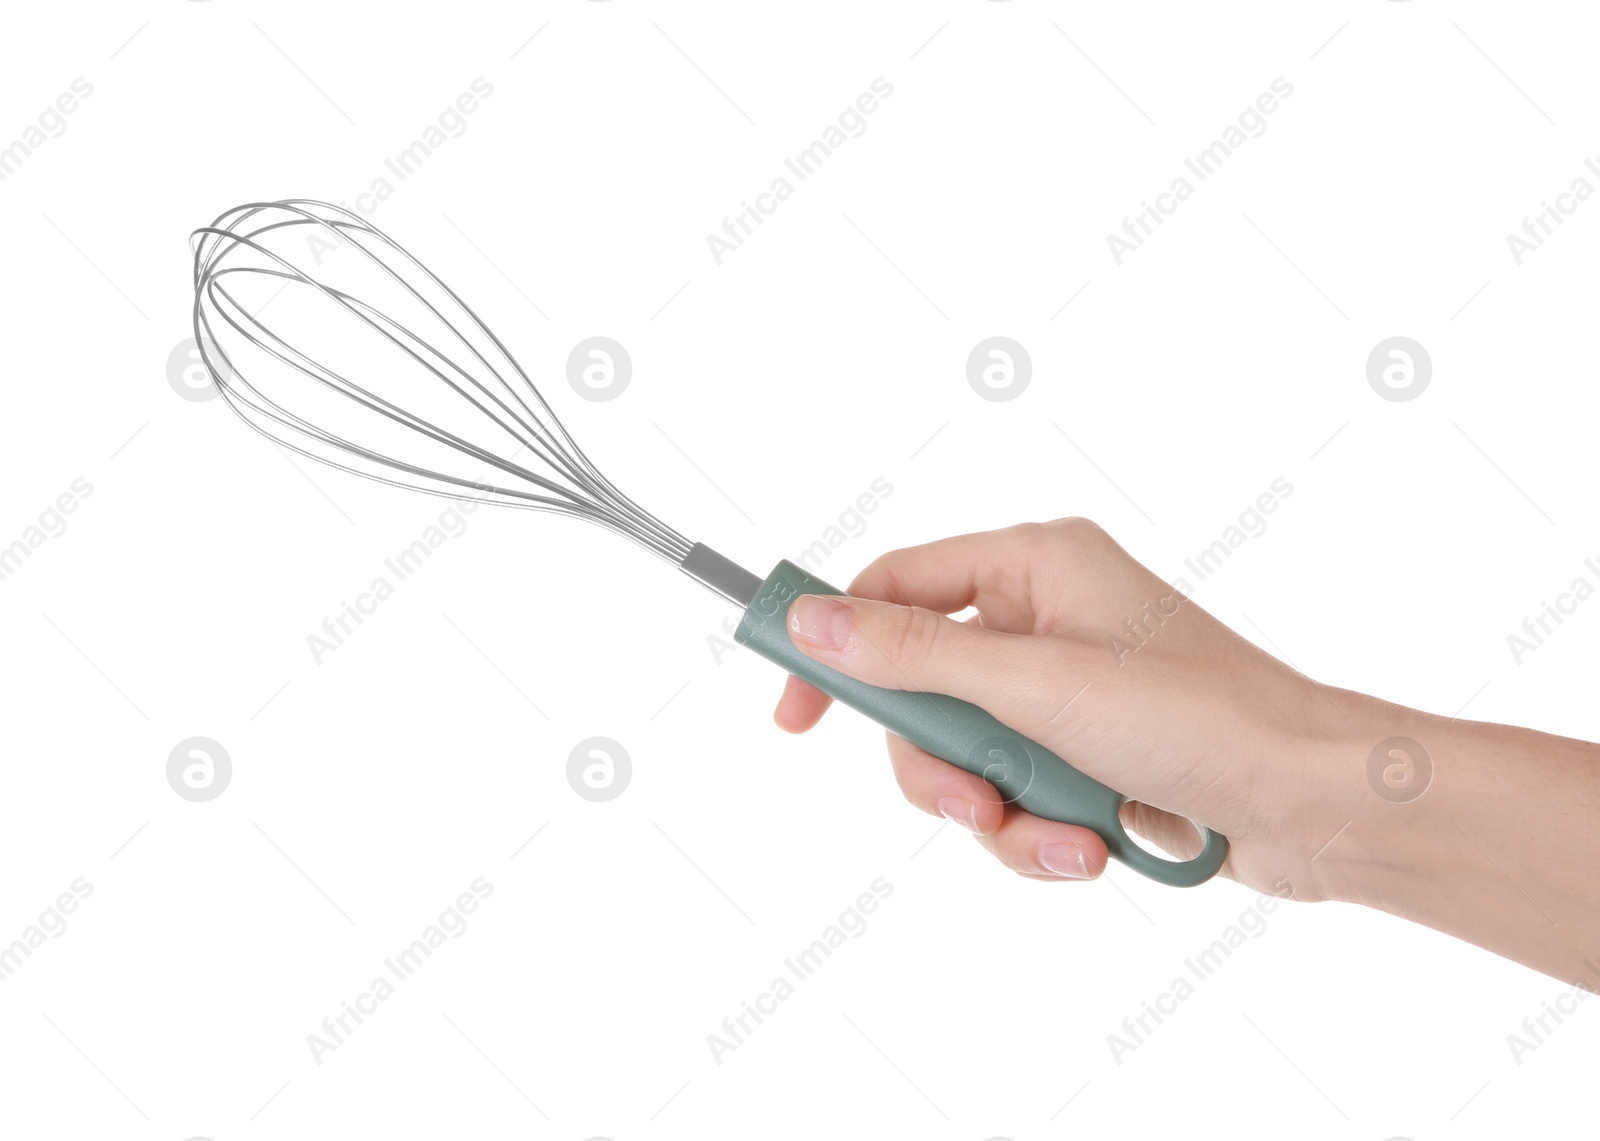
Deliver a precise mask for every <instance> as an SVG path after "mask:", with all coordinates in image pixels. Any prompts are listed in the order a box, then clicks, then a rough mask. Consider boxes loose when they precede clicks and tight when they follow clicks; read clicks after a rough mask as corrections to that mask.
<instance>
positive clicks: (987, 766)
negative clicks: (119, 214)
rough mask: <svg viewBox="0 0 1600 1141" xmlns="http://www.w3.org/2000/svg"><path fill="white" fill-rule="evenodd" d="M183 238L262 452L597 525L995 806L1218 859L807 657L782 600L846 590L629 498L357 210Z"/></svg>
mask: <svg viewBox="0 0 1600 1141" xmlns="http://www.w3.org/2000/svg"><path fill="white" fill-rule="evenodd" d="M191 244H192V246H193V249H194V289H195V295H194V335H195V339H196V341H197V342H198V344H199V348H200V353H201V357H202V359H203V360H204V362H205V365H206V368H207V370H208V371H209V372H210V374H211V379H212V381H213V382H214V383H215V385H216V387H217V390H218V391H219V393H220V394H221V395H222V396H223V397H224V398H225V399H226V401H227V403H228V406H229V407H230V408H232V409H233V411H234V412H236V413H238V414H239V416H240V417H241V418H242V419H243V420H244V421H245V423H247V424H249V425H250V426H251V427H252V428H254V429H255V430H256V431H258V432H260V433H261V434H262V435H264V436H266V437H268V438H269V439H270V440H272V441H273V442H275V443H276V444H278V445H280V446H282V447H284V448H288V449H290V450H291V451H294V452H297V453H299V454H300V455H303V456H306V457H308V458H310V459H314V460H317V461H318V462H320V463H324V464H328V465H330V466H332V467H336V468H339V469H341V470H343V471H347V472H350V473H352V474H354V475H358V476H362V477H364V478H367V479H372V480H377V481H378V482H380V483H387V484H391V485H393V486H395V487H403V488H407V489H409V490H412V491H420V492H423V493H425V494H429V495H439V496H445V497H449V498H467V497H470V498H474V499H477V500H480V501H482V502H491V503H495V504H499V505H502V506H506V507H516V508H521V509H524V510H532V511H550V512H556V513H559V514H563V515H571V516H575V517H577V518H579V519H583V520H586V521H588V522H590V523H594V524H598V525H599V526H601V527H605V528H607V529H608V530H610V531H613V532H615V533H617V534H619V535H621V536H623V537H624V538H626V539H630V540H632V541H633V542H635V543H637V544H639V545H640V546H642V547H644V548H645V549H646V550H649V551H652V552H654V553H655V554H656V555H658V556H660V557H661V558H662V559H665V560H666V561H667V562H669V563H671V564H673V565H675V566H676V567H678V568H679V569H680V570H682V571H683V572H684V573H685V574H687V575H689V576H690V577H691V578H693V579H695V580H696V581H698V582H699V583H701V584H702V585H704V586H705V587H707V588H709V589H710V590H712V591H714V592H716V593H717V594H720V595H721V596H723V597H724V598H726V599H728V600H729V601H730V602H732V603H734V604H735V605H737V606H739V607H741V608H743V610H744V612H745V613H744V616H743V618H742V619H741V620H740V622H739V625H738V628H737V629H736V631H735V633H734V638H735V640H736V641H737V642H739V643H740V644H742V645H747V646H750V647H751V648H752V649H754V650H756V651H757V652H758V653H759V654H761V655H762V656H763V657H765V658H768V659H769V660H771V661H772V662H774V663H776V664H777V665H779V666H781V667H783V668H784V669H785V670H787V671H789V672H790V673H792V674H795V675H796V676H798V677H801V678H803V679H804V680H806V681H808V682H810V683H811V684H812V685H814V686H816V687H817V688H818V689H820V690H823V691H824V692H826V693H828V694H830V695H832V696H833V697H835V698H836V699H838V700H839V701H841V702H843V703H844V704H846V705H849V706H852V707H853V708H855V709H857V710H859V711H861V712H863V713H865V714H866V715H867V716H869V717H871V718H873V719H874V720H876V721H877V722H878V723H879V724H881V725H883V726H884V727H886V728H887V729H889V730H890V731H891V732H893V733H896V734H898V735H899V736H901V737H904V738H906V739H907V740H909V741H911V742H913V743H914V744H916V745H918V746H919V747H921V748H922V749H924V750H926V751H927V752H929V753H932V754H933V755H935V756H938V757H942V758H944V759H945V760H947V761H949V762H951V763H952V764H955V765H958V766H960V767H961V768H963V769H965V770H967V771H968V772H971V773H975V774H977V775H979V776H981V777H983V778H985V779H986V780H988V781H990V782H991V783H992V784H993V785H994V786H995V787H996V788H997V789H998V790H999V791H1000V794H1001V796H1002V797H1004V798H1005V800H1006V801H1007V802H1008V803H1014V804H1016V805H1017V806H1019V807H1020V808H1023V809H1025V810H1027V811H1029V812H1032V813H1034V814H1036V815H1039V816H1042V817H1046V818H1048V819H1052V820H1060V821H1065V822H1067V823H1071V824H1078V825H1082V826H1084V827H1088V828H1092V829H1094V830H1095V831H1096V832H1098V833H1099V834H1100V835H1101V836H1102V837H1103V838H1104V839H1105V841H1106V847H1107V849H1108V850H1109V851H1110V852H1111V854H1112V855H1113V856H1115V857H1116V858H1117V859H1120V860H1122V861H1123V862H1124V863H1126V864H1128V865H1129V866H1130V867H1132V868H1134V869H1135V870H1137V871H1139V872H1141V873H1142V874H1144V875H1147V876H1149V877H1151V878H1152V879H1156V880H1159V881H1161V882H1163V883H1169V884H1173V885H1176V886H1184V887H1187V886H1192V885H1194V884H1198V883H1202V882H1204V881H1205V880H1207V879H1209V878H1210V877H1211V876H1212V875H1214V874H1215V873H1216V871H1217V869H1218V868H1219V867H1221V865H1222V862H1223V860H1224V859H1225V858H1226V856H1227V851H1228V842H1227V840H1226V839H1225V838H1224V837H1222V836H1221V835H1219V834H1217V833H1216V832H1213V831H1211V830H1209V829H1205V830H1203V832H1204V837H1205V843H1204V847H1203V848H1202V850H1201V852H1200V854H1199V855H1198V856H1196V857H1195V858H1194V859H1192V860H1188V861H1176V860H1168V859H1163V858H1162V857H1159V856H1156V855H1154V854H1152V853H1150V852H1148V851H1146V850H1145V849H1144V848H1141V847H1140V846H1139V845H1138V844H1136V843H1134V842H1133V841H1132V839H1131V838H1130V837H1129V836H1128V833H1127V831H1126V830H1125V829H1124V828H1123V826H1122V822H1121V819H1120V817H1119V810H1120V808H1121V807H1122V805H1123V803H1124V802H1125V801H1126V799H1127V798H1126V797H1124V796H1123V795H1122V794H1120V793H1118V792H1116V791H1114V790H1112V789H1110V788H1108V787H1106V786H1105V785H1103V784H1101V783H1100V782H1098V781H1096V780H1094V779H1092V778H1091V777H1089V776H1086V775H1085V774H1083V773H1081V772H1079V771H1078V770H1077V769H1075V768H1073V767H1072V766H1071V765H1069V764H1068V763H1067V762H1066V761H1064V760H1062V759H1061V758H1060V757H1058V756H1056V755H1055V754H1054V753H1052V752H1051V751H1050V750H1048V749H1046V748H1045V747H1044V746H1042V745H1040V744H1038V743H1037V742H1035V741H1032V740H1030V739H1028V738H1026V737H1023V736H1021V735H1020V734H1018V733H1015V732H1013V731H1012V730H1010V729H1008V728H1006V727H1005V726H1004V725H1002V724H1001V723H1000V722H999V721H997V720H995V719H994V718H993V717H991V716H990V715H989V714H988V713H985V712H984V711H983V710H981V709H979V708H978V707H977V706H975V705H971V704H969V703H967V702H964V701H960V700H958V699H956V698H953V697H950V696H948V695H946V694H937V693H922V692H918V691H913V690H890V689H882V688H879V687H877V686H871V685H867V684H865V683H863V682H859V681H856V680H855V679H853V678H850V677H847V676H845V675H844V674H842V673H839V672H838V671H836V670H833V669H830V668H829V667H827V666H824V665H821V664H819V663H818V662H816V661H813V660H812V659H811V658H810V657H808V656H807V655H805V654H804V653H802V652H801V651H800V650H799V649H797V648H796V647H795V645H794V644H793V642H792V641H791V640H790V638H789V634H788V630H787V624H786V618H787V613H788V608H789V605H790V603H792V602H793V601H794V599H796V598H798V597H799V596H800V595H802V594H834V595H840V594H844V593H845V592H844V591H842V590H839V589H837V588H835V587H832V586H829V585H828V584H827V583H824V582H821V581H819V580H818V579H816V578H814V577H813V576H812V575H810V574H809V573H808V572H806V571H805V570H804V569H803V568H801V567H799V566H796V565H795V564H793V563H791V562H788V561H787V560H785V561H782V562H780V563H778V565H777V566H776V567H775V568H774V569H773V571H772V573H771V574H769V575H768V576H767V577H766V578H764V579H763V578H761V577H760V576H758V575H756V574H753V573H751V572H750V571H748V570H746V569H744V568H743V567H741V566H739V565H738V564H737V563H735V562H733V561H732V560H730V559H728V558H726V557H724V556H723V555H721V554H718V553H717V552H716V551H715V550H713V549H711V548H710V547H708V546H706V545H705V544H704V543H699V542H692V541H690V540H689V539H687V538H686V537H684V536H683V535H681V534H680V533H679V532H678V531H676V530H674V529H673V528H672V527H670V526H668V525H667V524H666V523H664V522H662V521H661V520H660V519H658V518H657V517H656V516H655V515H653V514H651V513H650V512H649V511H647V510H645V509H644V508H643V507H641V506H640V505H639V504H638V503H636V502H634V501H633V500H632V499H630V498H629V497H628V496H626V495H624V494H623V493H622V492H621V491H620V490H619V489H618V488H617V487H616V485H614V484H613V483H612V482H611V481H610V480H609V479H607V478H606V477H605V475H603V474H602V473H601V472H600V470H599V469H598V468H597V467H595V465H594V464H593V463H592V462H591V461H590V460H589V458H588V457H587V456H586V455H584V453H583V449H581V448H580V447H578V445H577V442H576V441H575V440H573V438H572V436H571V435H570V434H569V433H568V432H567V430H566V429H565V428H564V427H563V426H562V424H561V422H560V420H558V419H557V418H556V415H555V412H554V411H553V410H552V409H551V407H550V404H549V402H548V401H546V400H545V398H544V397H543V396H542V395H541V394H540V392H539V390H538V388H537V387H535V385H534V384H533V382H532V381H531V380H530V379H529V378H528V375H527V374H526V373H525V372H524V371H523V370H522V367H521V366H520V365H518V363H517V362H516V360H515V358H513V357H512V355H511V352H510V350H509V349H507V348H506V346H505V344H504V343H503V342H502V341H501V340H500V338H499V337H497V336H496V335H495V334H494V333H493V332H492V331H490V329H489V327H488V326H487V325H485V324H484V323H483V321H482V320H481V319H480V318H479V317H478V315H477V314H476V313H474V312H473V310H472V309H471V308H470V307H469V306H468V305H467V303H466V302H465V301H463V300H462V299H461V298H460V297H459V296H458V295H457V294H456V293H455V292H454V291H453V290H452V289H451V288H450V287H449V286H447V285H446V284H445V283H444V282H443V281H441V280H440V279H439V278H438V277H437V276H435V274H434V273H433V272H432V271H431V270H429V269H428V268H427V267H426V266H424V265H423V264H422V262H420V261H419V260H417V258H416V257H414V256H413V255H411V254H410V253H408V252H407V251H406V250H405V249H404V248H402V247H401V246H400V245H399V244H398V243H396V242H395V241H394V240H393V239H392V238H390V237H389V236H388V235H387V234H385V233H383V232H382V231H381V230H379V229H378V228H377V227H375V226H373V225H372V224H371V223H370V222H368V221H367V220H366V219H365V218H363V217H361V216H360V215H358V214H355V213H352V212H351V211H349V210H346V209H343V208H342V207H338V206H332V205H329V204H328V203H325V202H317V201H313V200H309V199H288V200H284V201H278V202H252V203H247V204H245V205H242V206H237V207H235V208H234V209H232V210H229V211H227V212H225V213H224V214H222V215H221V216H219V217H218V218H217V219H216V221H214V222H213V223H212V224H211V225H209V226H203V227H201V228H200V229H198V230H196V231H195V232H194V234H193V236H192V238H191ZM286 329H292V330H293V332H292V335H289V336H285V335H283V334H282V332H281V331H282V330H286ZM464 460H465V461H469V462H468V463H466V464H464V463H463V461H464Z"/></svg>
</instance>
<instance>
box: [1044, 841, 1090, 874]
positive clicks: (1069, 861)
mask: <svg viewBox="0 0 1600 1141" xmlns="http://www.w3.org/2000/svg"><path fill="white" fill-rule="evenodd" d="M1039 863H1040V864H1041V865H1042V866H1043V867H1044V870H1045V871H1047V872H1050V873H1051V874H1052V875H1058V876H1062V877H1064V878H1066V879H1069V880H1086V879H1088V878H1089V866H1088V865H1087V864H1086V863H1084V859H1083V845H1082V844H1074V843H1072V842H1071V841H1069V840H1064V841H1061V842H1060V843H1056V844H1046V845H1045V846H1044V847H1042V848H1040V849H1039Z"/></svg>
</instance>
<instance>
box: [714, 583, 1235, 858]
mask: <svg viewBox="0 0 1600 1141" xmlns="http://www.w3.org/2000/svg"><path fill="white" fill-rule="evenodd" d="M844 593H845V592H844V591H842V590H839V589H838V588H836V587H832V586H829V585H828V584H827V583H825V582H822V581H821V580H819V579H817V578H814V577H813V576H812V575H810V574H808V573H807V572H806V571H804V570H802V569H801V568H800V567H798V566H796V565H795V564H793V563H791V562H788V561H787V560H785V561H784V562H781V563H779V564H778V565H777V567H776V568H774V569H773V571H772V573H771V574H770V575H768V576H767V579H766V581H765V582H763V583H762V584H761V587H760V589H759V590H757V591H756V593H755V598H754V600H753V601H752V602H751V603H750V606H749V608H748V609H747V610H746V611H745V615H744V618H743V620H742V621H741V622H740V623H739V626H738V629H737V630H735V631H734V635H733V637H734V640H735V641H737V642H738V643H740V644H741V645H745V646H749V647H750V648H751V649H753V650H755V651H756V652H757V653H758V654H760V655H761V656H762V657H764V658H767V659H768V660H769V661H772V662H775V663H777V664H778V665H780V666H782V667H783V668H784V669H786V670H788V671H789V672H790V673H792V674H794V675H795V676H796V677H799V678H802V679H803V680H805V681H808V682H810V683H811V684H812V685H814V686H816V687H817V688H818V689H820V690H822V691H823V692H824V693H827V694H830V695H832V696H833V697H834V698H835V699H837V700H838V701H841V702H843V703H844V704H846V705H848V706H850V707H851V708H853V709H856V710H858V711H859V712H861V713H865V714H866V715H867V716H868V717H870V718H872V719H873V720H874V721H876V722H878V724H880V725H882V726H883V727H884V728H886V729H888V730H889V731H890V732H891V733H894V734H896V735H898V736H900V737H904V738H905V739H906V740H908V741H910V742H911V743H912V744H914V745H916V746H918V747H919V748H921V749H923V750H925V751H927V752H929V753H932V754H933V755H934V756H936V757H942V758H944V759H945V760H947V761H949V762H950V763H951V764H953V765H956V766H958V767H959V768H963V769H965V770H966V771H967V772H969V773H973V774H975V775H977V776H980V777H983V778H984V779H985V780H987V781H988V782H989V783H990V784H992V785H994V786H995V788H997V789H998V790H999V791H1000V795H1001V796H1002V797H1004V798H1005V800H1006V802H1007V803H1015V804H1016V805H1017V806H1019V807H1020V808H1023V809H1025V810H1026V811H1028V812H1031V813H1033V814H1034V815H1035V816H1042V817H1044V818H1045V819H1047V820H1059V821H1062V822H1063V823H1067V824H1077V825H1081V826H1082V827H1085V828H1092V829H1094V831H1096V832H1098V833H1099V834H1100V836H1101V838H1102V839H1104V840H1105V842H1106V848H1107V850H1108V851H1109V852H1110V853H1111V854H1112V855H1113V856H1114V857H1116V858H1117V859H1119V860H1121V861H1122V862H1123V863H1125V864H1127V865H1128V866H1129V867H1131V868H1133V869H1134V870H1135V871H1137V872H1140V873H1141V874H1143V875H1146V876H1149V877H1150V878H1151V879H1153V880H1158V881H1160V882H1161V883H1165V884H1171V885H1172V886H1174V887H1193V886H1194V885H1196V884H1200V883H1204V882H1205V881H1206V880H1208V879H1210V878H1211V877H1212V876H1213V875H1215V874H1216V872H1217V869H1218V868H1220V867H1221V866H1222V861H1223V860H1224V859H1226V858H1227V855H1228V840H1227V837H1225V836H1222V835H1221V834H1219V833H1217V832H1213V831H1212V830H1211V829H1209V828H1206V829H1202V831H1203V833H1204V836H1205V846H1204V848H1202V849H1201V851H1200V854H1199V855H1198V856H1196V857H1195V858H1194V859H1192V860H1184V861H1180V860H1167V859H1163V858H1161V857H1160V856H1156V855H1152V854H1151V853H1149V852H1147V851H1146V850H1145V849H1143V848H1141V847H1139V845H1137V844H1135V843H1134V842H1133V840H1132V839H1131V838H1130V837H1129V835H1128V832H1127V830H1126V829H1125V828H1124V827H1123V826H1122V820H1121V818H1120V816H1119V815H1118V810H1119V809H1120V808H1121V807H1122V805H1123V803H1124V802H1125V801H1126V800H1127V799H1128V798H1127V797H1125V796H1123V795H1122V794H1121V793H1120V792H1117V791H1115V790H1114V789H1110V788H1107V787H1106V786H1105V785H1103V784H1101V783H1100V782H1099V781H1097V780H1095V779H1094V778H1093V777H1090V776H1087V775H1085V774H1084V773H1081V772H1079V771H1078V770H1077V769H1075V768H1073V767H1072V766H1071V765H1069V764H1068V763H1067V762H1066V761H1064V760H1062V759H1061V758H1060V757H1058V756H1056V755H1055V754H1054V753H1052V752H1051V751H1050V750H1049V749H1046V748H1045V747H1044V746H1043V745H1041V744H1039V743H1038V742H1037V741H1032V740H1030V739H1028V738H1027V737H1024V736H1022V735H1021V734H1020V733H1016V732H1014V731H1013V730H1011V729H1008V728H1006V727H1005V726H1004V725H1002V724H1001V723H1000V722H999V721H996V720H995V719H994V718H993V717H991V716H990V715H989V714H987V713H985V712H984V711H983V710H982V709H979V708H978V707H977V706H976V705H972V704H970V703H968V702H965V701H962V700H960V699H958V698H954V697H950V696H948V695H946V694H942V693H921V692H918V691H914V690H902V689H883V688H881V687H879V686H875V685H868V684H867V683H866V682H862V681H857V680H856V679H855V678H852V677H847V676H846V675H844V674H842V673H840V672H839V671H838V670H835V669H831V668H829V667H828V666H825V665H822V664H821V663H820V662H817V661H815V660H814V659H812V658H810V657H808V656H807V655H806V654H805V653H803V652H802V651H801V650H799V649H798V648H796V646H795V644H794V642H793V641H791V640H790V637H789V630H788V626H787V618H788V614H789V604H790V603H791V602H793V601H794V600H795V599H796V598H797V597H799V596H800V595H802V594H844Z"/></svg>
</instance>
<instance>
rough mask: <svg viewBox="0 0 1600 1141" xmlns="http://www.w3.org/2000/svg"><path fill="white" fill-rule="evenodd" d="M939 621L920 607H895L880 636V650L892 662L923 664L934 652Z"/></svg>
mask: <svg viewBox="0 0 1600 1141" xmlns="http://www.w3.org/2000/svg"><path fill="white" fill-rule="evenodd" d="M941 621H942V619H941V618H940V617H939V616H938V615H937V614H934V613H933V612H932V611H931V610H924V609H923V608H922V607H920V606H898V607H896V608H895V609H894V611H893V612H892V617H891V618H890V619H889V622H888V626H887V629H885V631H884V634H883V651H884V653H885V654H887V655H888V657H889V659H890V660H891V661H894V662H899V663H902V664H904V663H908V662H919V661H925V660H926V659H928V658H930V657H932V656H933V655H934V653H935V652H936V649H937V647H938V644H939V642H940V637H939V627H940V623H941Z"/></svg>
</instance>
